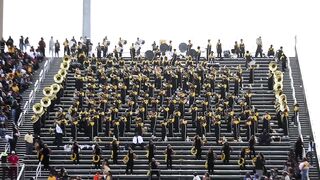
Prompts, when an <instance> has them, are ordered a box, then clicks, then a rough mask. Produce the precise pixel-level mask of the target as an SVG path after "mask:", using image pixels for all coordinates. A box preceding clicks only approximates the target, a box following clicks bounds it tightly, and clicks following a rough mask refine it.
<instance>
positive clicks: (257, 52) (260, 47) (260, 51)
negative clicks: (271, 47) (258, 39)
mask: <svg viewBox="0 0 320 180" xmlns="http://www.w3.org/2000/svg"><path fill="white" fill-rule="evenodd" d="M258 54H259V55H260V57H262V46H260V45H259V46H258V47H257V50H256V54H255V57H258Z"/></svg>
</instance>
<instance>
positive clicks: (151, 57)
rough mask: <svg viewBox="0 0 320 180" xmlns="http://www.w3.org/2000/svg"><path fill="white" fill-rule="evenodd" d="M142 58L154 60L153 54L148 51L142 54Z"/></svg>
mask: <svg viewBox="0 0 320 180" xmlns="http://www.w3.org/2000/svg"><path fill="white" fill-rule="evenodd" d="M144 57H145V58H146V59H148V60H153V59H154V53H153V51H151V50H148V51H146V52H145V53H144Z"/></svg>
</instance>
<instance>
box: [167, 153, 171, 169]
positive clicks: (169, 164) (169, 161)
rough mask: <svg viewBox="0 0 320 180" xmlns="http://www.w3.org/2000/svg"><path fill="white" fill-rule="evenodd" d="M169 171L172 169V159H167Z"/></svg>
mask: <svg viewBox="0 0 320 180" xmlns="http://www.w3.org/2000/svg"><path fill="white" fill-rule="evenodd" d="M167 169H172V157H169V156H168V158H167Z"/></svg>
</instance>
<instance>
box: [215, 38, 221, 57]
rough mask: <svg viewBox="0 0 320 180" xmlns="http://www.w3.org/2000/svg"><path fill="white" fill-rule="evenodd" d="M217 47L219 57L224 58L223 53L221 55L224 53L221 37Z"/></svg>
mask: <svg viewBox="0 0 320 180" xmlns="http://www.w3.org/2000/svg"><path fill="white" fill-rule="evenodd" d="M216 48H217V57H218V58H222V55H221V54H222V45H221V43H220V39H218V43H217V46H216Z"/></svg>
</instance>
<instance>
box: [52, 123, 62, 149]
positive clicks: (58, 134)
mask: <svg viewBox="0 0 320 180" xmlns="http://www.w3.org/2000/svg"><path fill="white" fill-rule="evenodd" d="M62 137H63V131H62V128H61V127H60V125H59V124H58V123H56V128H55V140H54V142H53V144H55V145H57V146H58V148H60V146H61V145H62Z"/></svg>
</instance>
